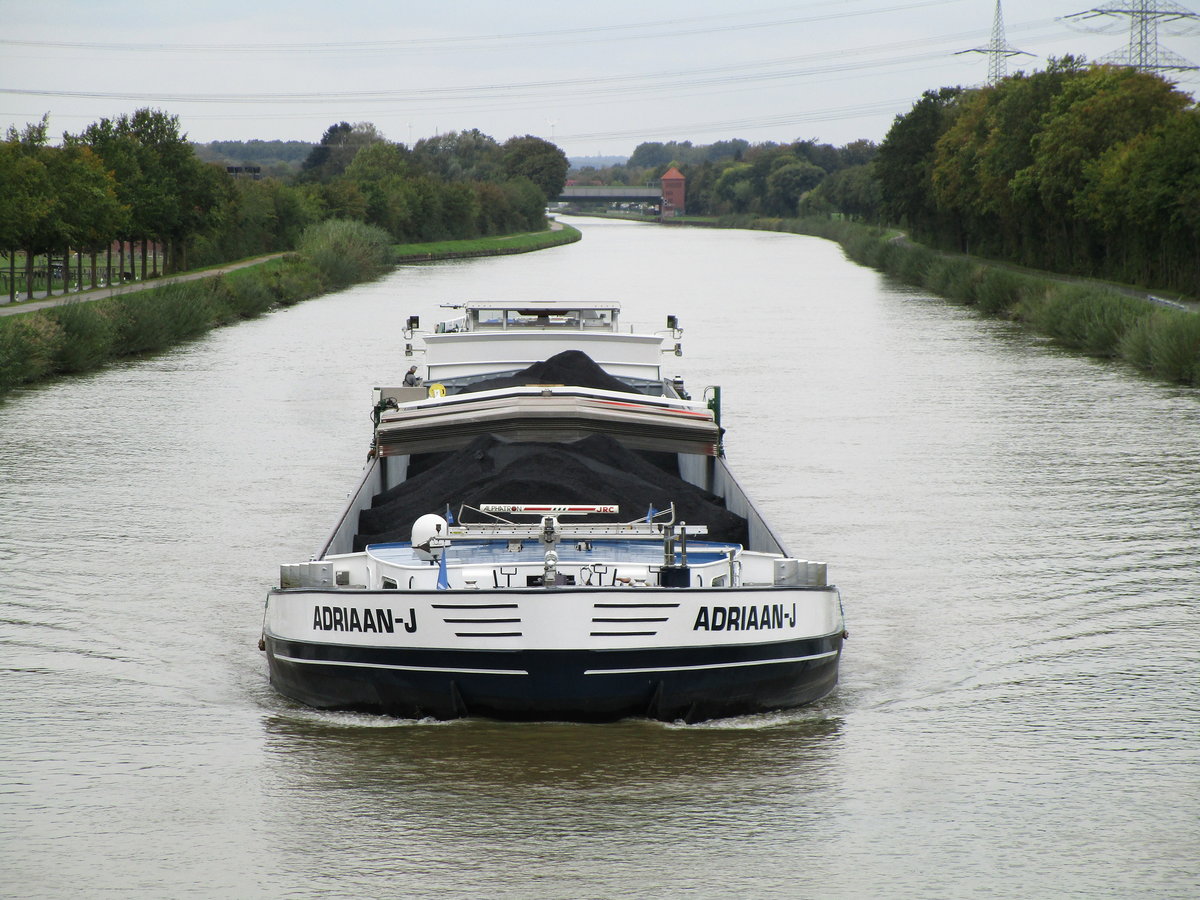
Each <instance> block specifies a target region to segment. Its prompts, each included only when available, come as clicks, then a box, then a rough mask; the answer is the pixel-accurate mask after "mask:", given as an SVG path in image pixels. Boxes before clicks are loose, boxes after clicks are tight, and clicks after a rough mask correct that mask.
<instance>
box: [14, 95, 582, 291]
mask: <svg viewBox="0 0 1200 900" xmlns="http://www.w3.org/2000/svg"><path fill="white" fill-rule="evenodd" d="M47 121H48V117H43V119H42V120H41V121H40V122H38V123H34V124H31V125H27V126H26V127H25V128H24V129H21V130H18V129H16V128H12V127H10V128H9V129H8V131H7V133H6V135H5V138H4V140H3V141H0V183H2V184H4V186H5V190H4V191H3V192H0V251H3V252H4V253H5V254H6V255H7V256H8V262H9V266H8V267H9V270H10V278H9V290H10V299H12V292H14V290H15V281H16V279H15V278H14V277H11V274H12V273H14V270H15V266H16V261H17V257H18V256H19V255H21V254H23V255H24V263H23V268H24V270H25V284H26V286H27V290H29V286H31V285H32V284H33V283H34V260H35V258H36V257H38V256H45V257H47V258H49V257H51V256H53V255H58V254H61V258H62V259H63V260H64V262H66V261H69V260H70V251H71V250H74V251H76V253H77V254H78V255H77V259H78V263H77V265H78V266H79V269H80V272H81V274H82V266H83V257H84V255H85V254H90V256H91V263H90V274H91V280H92V283H93V284H95V283H96V280H97V279H96V268H97V254H99V253H103V254H104V255H105V257H106V259H105V264H104V265H105V267H106V269H107V270H108V271H109V272H111V271H112V264H113V260H112V258H111V256H112V253H113V247H114V245H115V246H116V253H117V254H118V259H117V260H116V263H117V271H118V272H119V273H123V272H125V271H127V268H128V267H132V266H133V263H132V261H131V262H129V263H128V266H127V263H126V260H125V258H124V253H125V248H126V247H127V246H132V245H136V246H138V247H139V248H140V255H141V269H142V272H141V274H142V277H146V276H147V274H148V273H147V248H148V247H154V248H158V247H161V248H162V249H163V251H164V258H165V261H164V271H175V270H180V269H185V268H190V267H196V266H204V265H210V264H214V263H218V262H224V261H227V260H230V259H235V258H241V257H245V256H252V255H257V254H261V253H269V252H272V251H279V250H290V249H292V248H294V247H295V246H296V242H297V240H298V239H299V237H300V235H301V233H302V232H303V231H304V229H305V228H306V227H308V226H309V225H311V224H314V223H316V222H321V221H326V220H330V219H348V220H351V221H359V222H364V223H367V224H370V225H374V226H377V227H380V228H382V229H383V230H384V231H385V232H387V233H388V234H389V235H390V236H391V237H392V239H393V240H395V241H397V242H401V243H410V242H419V241H434V240H448V239H459V238H472V237H479V236H487V235H496V234H508V233H512V232H518V231H538V230H541V229H543V228H544V227H545V217H544V209H545V204H546V202H547V199H548V198H550V197H553V196H557V195H558V194H559V193H560V192H561V189H562V185H563V182H564V181H565V178H566V172H567V168H568V163H567V159H566V156H565V155H564V154H563V153H562V151H561V150H560V149H559V148H558V147H556V146H555V145H553V144H551V143H550V142H548V141H545V140H542V139H541V138H537V137H533V136H530V135H525V136H523V137H514V138H511V139H510V140H508V141H507V142H505V143H504V144H500V143H498V142H497V141H495V140H494V139H493V138H491V137H489V136H487V135H484V134H482V133H480V132H479V131H477V130H476V131H470V132H464V133H462V134H457V133H454V134H450V135H441V136H438V137H436V138H432V139H429V140H426V141H419V142H418V143H417V144H416V145H415V146H414V147H413V148H408V147H406V146H404V145H403V144H397V143H393V142H390V141H388V140H387V139H386V138H384V136H383V135H381V134H380V133H379V132H378V131H377V130H376V129H375V127H374V126H373V125H371V124H370V123H358V124H355V125H351V124H349V123H346V122H340V123H338V124H336V125H333V126H331V127H330V128H329V129H327V130H326V132H325V135H324V136H323V137H322V140H321V142H320V143H319V144H317V145H315V146H313V147H312V148H311V149H310V150H309V152H308V155H307V156H306V158H305V159H304V162H303V164H302V165H301V169H300V172H299V173H298V174H297V175H295V176H294V177H288V178H278V177H265V178H257V177H237V176H235V175H232V174H230V173H229V172H227V171H226V170H225V168H224V167H223V166H220V165H216V164H212V163H205V162H202V161H201V160H200V159H199V158H198V157H197V156H196V154H195V152H194V148H193V146H192V145H191V144H189V143H188V141H187V139H186V136H185V135H183V134H182V133H181V131H180V126H179V119H178V117H177V116H174V115H170V114H168V113H166V112H162V111H159V110H152V109H141V110H138V111H136V112H135V113H133V114H132V115H122V116H119V117H117V118H113V119H107V118H105V119H101V120H100V121H99V122H96V123H93V124H91V125H89V126H87V128H85V129H84V130H83V131H82V132H80V133H79V134H64V135H63V137H62V142H61V144H59V145H58V146H51V145H50V143H49V140H48V127H47ZM152 258H153V265H154V272H151V273H149V274H157V266H158V256H157V254H153V255H152ZM117 277H120V275H118V276H117ZM79 280H80V282H81V283H82V282H83V281H84V279H83V278H82V277H80V279H79Z"/></svg>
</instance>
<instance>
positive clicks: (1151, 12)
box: [1063, 0, 1200, 73]
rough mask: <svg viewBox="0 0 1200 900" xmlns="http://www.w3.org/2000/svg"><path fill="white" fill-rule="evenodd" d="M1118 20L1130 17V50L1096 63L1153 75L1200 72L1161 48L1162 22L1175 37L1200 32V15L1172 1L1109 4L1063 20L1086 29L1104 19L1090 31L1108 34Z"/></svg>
mask: <svg viewBox="0 0 1200 900" xmlns="http://www.w3.org/2000/svg"><path fill="white" fill-rule="evenodd" d="M1118 16H1128V17H1129V46H1128V47H1127V48H1126V49H1125V50H1118V51H1116V52H1114V53H1109V54H1108V55H1107V56H1102V57H1100V59H1098V60H1097V62H1100V63H1107V64H1108V65H1113V66H1126V67H1128V68H1131V69H1137V70H1138V71H1139V72H1151V73H1153V72H1166V71H1173V72H1188V71H1193V70H1196V69H1200V66H1197V65H1196V64H1195V63H1193V62H1191V61H1190V60H1187V59H1184V58H1183V57H1182V56H1180V55H1179V54H1178V53H1173V52H1171V51H1170V50H1168V49H1167V48H1166V47H1160V46H1159V44H1158V26H1159V23H1160V22H1161V23H1163V24H1164V25H1166V26H1167V31H1168V32H1170V33H1172V34H1189V33H1194V32H1195V31H1196V30H1197V29H1198V28H1200V15H1197V14H1196V13H1194V12H1192V11H1191V10H1190V9H1187V8H1186V7H1183V6H1180V5H1179V4H1178V3H1173V2H1171V0H1110V2H1108V3H1106V4H1104V5H1103V6H1097V7H1094V8H1092V9H1087V10H1084V11H1083V12H1077V13H1072V14H1071V15H1069V16H1064V17H1063V20H1064V21H1066V22H1069V23H1070V22H1074V23H1079V24H1080V26H1081V27H1084V28H1086V27H1087V26H1084V25H1083V24H1082V23H1084V22H1087V21H1089V20H1092V19H1103V21H1102V22H1101V23H1100V24H1098V25H1097V26H1094V27H1092V28H1087V30H1089V31H1105V30H1109V29H1110V28H1111V23H1112V21H1113V20H1114V19H1115V18H1116V17H1118ZM1106 26H1107V27H1106Z"/></svg>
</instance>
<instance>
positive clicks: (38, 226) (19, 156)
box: [0, 117, 55, 300]
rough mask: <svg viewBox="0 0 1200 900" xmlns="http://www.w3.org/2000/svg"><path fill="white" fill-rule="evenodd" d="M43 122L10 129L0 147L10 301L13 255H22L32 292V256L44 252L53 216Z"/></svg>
mask: <svg viewBox="0 0 1200 900" xmlns="http://www.w3.org/2000/svg"><path fill="white" fill-rule="evenodd" d="M46 122H47V117H43V118H42V120H41V122H40V123H39V124H38V125H30V126H26V128H25V129H24V131H23V132H18V131H17V129H16V128H15V127H10V128H9V129H8V132H7V134H6V136H5V139H4V142H3V143H0V184H3V185H4V190H2V191H0V246H2V247H3V249H4V250H5V252H7V253H8V256H9V271H10V278H9V300H13V299H15V297H16V279H15V277H11V276H12V275H15V261H16V252H17V251H18V250H24V251H25V289H26V292H27V294H28V295H29V296H32V291H33V268H34V253H35V252H38V251H40V250H43V249H44V246H43V245H44V244H45V243H46V240H47V235H49V234H51V233H52V231H51V228H50V224H49V223H50V221H51V219H52V216H53V213H54V206H55V197H54V191H53V181H52V179H51V176H50V172H49V169H48V167H47V164H46V155H47V154H46V149H47V148H46V147H45V143H46Z"/></svg>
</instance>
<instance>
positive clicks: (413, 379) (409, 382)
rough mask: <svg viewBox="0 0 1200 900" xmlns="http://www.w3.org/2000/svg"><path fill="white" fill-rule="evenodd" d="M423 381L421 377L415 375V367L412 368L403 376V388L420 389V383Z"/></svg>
mask: <svg viewBox="0 0 1200 900" xmlns="http://www.w3.org/2000/svg"><path fill="white" fill-rule="evenodd" d="M423 380H424V379H422V378H421V376H420V375H418V374H417V367H416V366H412V367H411V368H410V369H409V370H408V374H407V375H405V376H404V386H405V387H420V386H421V382H422V381H423Z"/></svg>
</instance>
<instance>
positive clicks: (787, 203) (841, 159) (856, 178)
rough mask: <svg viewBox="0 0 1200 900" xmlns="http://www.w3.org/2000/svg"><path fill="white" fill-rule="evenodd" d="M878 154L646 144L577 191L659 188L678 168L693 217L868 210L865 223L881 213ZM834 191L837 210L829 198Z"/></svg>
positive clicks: (869, 148)
mask: <svg viewBox="0 0 1200 900" xmlns="http://www.w3.org/2000/svg"><path fill="white" fill-rule="evenodd" d="M875 152H876V146H875V144H874V143H872V142H871V141H867V140H859V141H854V142H852V143H850V144H847V145H846V146H844V147H835V146H833V145H832V144H822V143H818V142H817V141H816V140H811V139H809V140H797V141H793V142H791V143H787V144H781V143H776V142H773V141H767V142H763V143H758V144H752V143H750V142H749V141H746V140H742V139H740V138H735V139H732V140H727V141H717V142H715V143H712V144H701V145H693V144H692V143H691V142H690V141H678V142H677V141H670V142H667V143H661V142H648V143H642V144H639V145H638V147H637V148H636V149H635V150H634V152H633V155H631V156H630V157H629V161H628V162H626V163H624V164H621V165H615V166H608V167H605V168H603V169H594V168H583V169H580V170H578V171H576V172H573V173H572V177H573V178H574V179H575V180H576V181H577V182H578V183H580V184H587V183H591V182H596V183H600V184H629V185H640V184H647V185H657V184H658V181H659V179H660V178H661V177H662V174H663V173H664V172H665V171H666V170H667V169H668V168H670V167H671V166H674V167H676V168H678V169H679V171H680V172H682V173H683V175H684V177H685V178H686V179H687V212H688V214H689V215H698V216H707V215H716V216H719V215H745V214H749V215H760V216H783V217H789V216H796V215H811V214H814V213H818V212H827V211H831V210H832V209H834V208H835V205H836V207H837V208H838V209H841V210H843V211H846V210H848V209H849V208H851V207H853V208H856V209H857V206H859V205H864V204H865V205H866V206H870V209H867V208H864V210H863V213H862V214H863V215H867V214H869V213H871V212H874V211H875V209H876V208H877V206H878V198H877V197H875V198H873V195H872V191H873V190H874V191H877V186H876V185H875V184H874V183H873V182H872V181H871V180H870V178H869V176H868V174H867V171H868V169H867V167H868V164H869V163H870V161H871V160H872V159H873V158H874V156H875ZM834 185H837V186H838V188H837V193H835V194H834V196H835V198H836V203H835V202H834V201H831V200H830V199H829V197H828V196H826V194H828V193H829V192H830V191H831V190H833V186H834ZM855 190H861V191H862V193H863V195H864V198H865V199H864V200H863V201H862V203H861V204H856V203H855V200H854V197H853V192H854V191H855ZM872 202H873V203H874V206H871V204H872ZM855 214H856V215H857V214H858V213H855Z"/></svg>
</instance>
